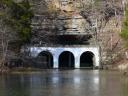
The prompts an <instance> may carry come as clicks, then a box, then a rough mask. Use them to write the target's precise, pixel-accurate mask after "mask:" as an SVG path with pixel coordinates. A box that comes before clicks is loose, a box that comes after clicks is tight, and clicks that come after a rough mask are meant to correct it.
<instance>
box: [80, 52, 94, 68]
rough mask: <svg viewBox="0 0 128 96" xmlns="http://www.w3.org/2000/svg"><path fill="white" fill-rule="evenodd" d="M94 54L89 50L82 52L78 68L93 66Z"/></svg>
mask: <svg viewBox="0 0 128 96" xmlns="http://www.w3.org/2000/svg"><path fill="white" fill-rule="evenodd" d="M94 56H95V55H94V53H93V52H91V51H86V52H83V53H82V54H81V56H80V68H93V67H94V63H95V61H94Z"/></svg>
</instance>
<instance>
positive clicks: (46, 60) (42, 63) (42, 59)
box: [35, 51, 53, 69]
mask: <svg viewBox="0 0 128 96" xmlns="http://www.w3.org/2000/svg"><path fill="white" fill-rule="evenodd" d="M36 62H37V64H36V65H35V67H38V68H46V69H50V68H53V56H52V54H51V53H50V52H47V51H43V52H41V53H39V55H38V56H37V59H36Z"/></svg>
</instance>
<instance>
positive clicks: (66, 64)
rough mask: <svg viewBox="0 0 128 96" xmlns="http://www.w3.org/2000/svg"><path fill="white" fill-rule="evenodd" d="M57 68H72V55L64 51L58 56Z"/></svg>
mask: <svg viewBox="0 0 128 96" xmlns="http://www.w3.org/2000/svg"><path fill="white" fill-rule="evenodd" d="M59 68H74V55H73V54H72V53H71V52H69V51H64V52H62V53H61V54H60V56H59Z"/></svg>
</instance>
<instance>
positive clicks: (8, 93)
mask: <svg viewBox="0 0 128 96" xmlns="http://www.w3.org/2000/svg"><path fill="white" fill-rule="evenodd" d="M127 90H128V78H124V77H121V76H120V74H119V73H118V72H103V71H101V72H100V71H93V70H90V71H89V70H78V69H77V70H63V71H61V70H48V71H42V72H39V73H25V74H24V73H20V74H8V75H1V76H0V96H128V91H127Z"/></svg>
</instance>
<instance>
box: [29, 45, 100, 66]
mask: <svg viewBox="0 0 128 96" xmlns="http://www.w3.org/2000/svg"><path fill="white" fill-rule="evenodd" d="M43 51H47V52H50V53H51V54H52V55H53V64H54V65H53V68H58V66H59V63H58V61H59V56H60V54H61V53H62V52H65V51H69V52H71V53H72V54H73V55H74V58H75V68H80V56H81V55H82V53H84V52H87V51H89V52H92V53H93V54H94V57H93V65H94V67H100V49H99V47H90V46H82V47H80V46H72V47H69V46H65V47H30V55H31V56H32V57H37V56H38V54H39V53H41V52H43Z"/></svg>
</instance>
